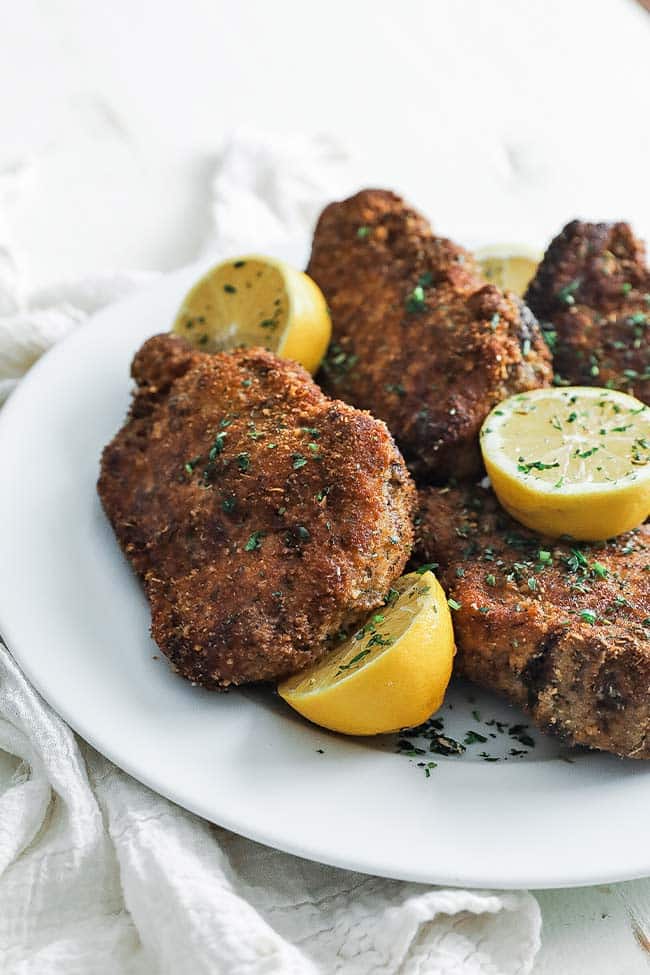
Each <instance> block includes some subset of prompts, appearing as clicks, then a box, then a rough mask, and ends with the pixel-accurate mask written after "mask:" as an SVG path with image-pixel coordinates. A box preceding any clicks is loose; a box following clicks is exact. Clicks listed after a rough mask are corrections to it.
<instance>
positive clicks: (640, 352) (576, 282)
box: [526, 220, 650, 403]
mask: <svg viewBox="0 0 650 975" xmlns="http://www.w3.org/2000/svg"><path fill="white" fill-rule="evenodd" d="M526 301H527V302H528V304H529V305H530V307H531V308H532V310H533V311H534V313H535V314H536V315H537V317H538V318H539V320H540V322H541V324H542V328H543V329H544V330H545V332H546V335H547V337H548V340H549V344H550V345H551V346H552V347H553V349H554V353H553V359H554V364H555V369H556V372H557V373H558V376H559V378H560V379H562V380H565V381H567V382H569V383H572V384H574V385H576V384H577V385H587V386H608V387H611V388H613V389H622V390H623V391H624V392H626V393H632V395H634V396H637V397H638V398H639V399H641V400H643V402H644V403H650V269H649V268H648V266H647V263H646V257H645V248H644V245H643V244H642V242H641V241H640V240H637V238H636V237H635V236H634V234H633V233H632V230H631V229H630V227H629V225H628V224H626V223H582V222H581V221H579V220H574V221H572V223H569V224H567V226H566V227H565V228H564V230H563V231H562V233H561V234H559V235H558V236H557V237H556V238H555V239H554V240H553V241H552V243H551V244H550V246H549V248H548V250H547V251H546V254H545V256H544V260H543V261H542V263H541V264H540V266H539V269H538V271H537V274H536V275H535V277H534V278H533V280H532V282H531V283H530V285H529V287H528V292H527V294H526Z"/></svg>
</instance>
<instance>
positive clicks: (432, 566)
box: [415, 562, 440, 576]
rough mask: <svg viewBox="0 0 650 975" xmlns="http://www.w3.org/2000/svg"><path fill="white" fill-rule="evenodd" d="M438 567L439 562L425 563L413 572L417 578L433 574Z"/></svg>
mask: <svg viewBox="0 0 650 975" xmlns="http://www.w3.org/2000/svg"><path fill="white" fill-rule="evenodd" d="M439 565H440V563H439V562H425V563H424V565H421V566H419V568H417V569H416V570H415V571H416V572H417V574H418V575H419V576H422V575H424V573H425V572H435V571H436V569H437V568H438V566H439Z"/></svg>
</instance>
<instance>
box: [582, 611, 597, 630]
mask: <svg viewBox="0 0 650 975" xmlns="http://www.w3.org/2000/svg"><path fill="white" fill-rule="evenodd" d="M580 619H581V620H584V622H585V623H591V625H592V626H593V625H594V623H595V622H596V619H597V616H596V614H595V613H594V612H593V611H592V610H590V609H583V610H582V612H581V613H580Z"/></svg>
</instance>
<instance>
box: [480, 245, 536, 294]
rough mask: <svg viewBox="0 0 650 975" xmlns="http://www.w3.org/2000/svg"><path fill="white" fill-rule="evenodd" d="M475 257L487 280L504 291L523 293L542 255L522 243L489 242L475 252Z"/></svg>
mask: <svg viewBox="0 0 650 975" xmlns="http://www.w3.org/2000/svg"><path fill="white" fill-rule="evenodd" d="M476 259H477V261H478V262H479V264H480V265H481V269H482V271H483V274H484V275H485V277H486V278H487V279H488V281H491V282H492V283H493V284H496V285H497V287H499V288H501V289H502V290H504V291H514V292H515V294H517V295H523V294H524V292H525V291H526V288H527V287H528V285H529V284H530V282H531V281H532V279H533V277H534V276H535V272H536V271H537V265H538V264H539V262H540V260H541V259H542V255H541V254H540V253H539V251H536V250H534V249H533V248H531V247H526V246H525V245H524V244H490V245H489V246H488V247H481V248H480V249H479V250H478V251H477V252H476Z"/></svg>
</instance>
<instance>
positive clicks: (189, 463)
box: [183, 457, 201, 474]
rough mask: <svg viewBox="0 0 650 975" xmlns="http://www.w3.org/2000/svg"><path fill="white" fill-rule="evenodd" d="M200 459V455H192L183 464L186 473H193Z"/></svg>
mask: <svg viewBox="0 0 650 975" xmlns="http://www.w3.org/2000/svg"><path fill="white" fill-rule="evenodd" d="M200 460H201V458H200V457H192V459H191V460H186V461H185V463H184V464H183V468H184V470H185V472H186V474H193V473H194V468H195V467H196V465H197V464H198V463H199V461H200Z"/></svg>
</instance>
